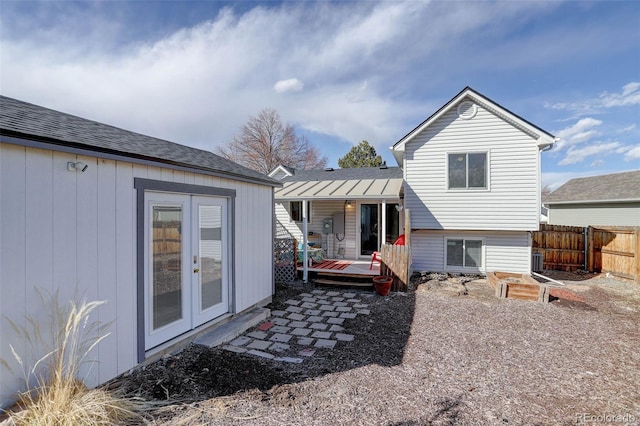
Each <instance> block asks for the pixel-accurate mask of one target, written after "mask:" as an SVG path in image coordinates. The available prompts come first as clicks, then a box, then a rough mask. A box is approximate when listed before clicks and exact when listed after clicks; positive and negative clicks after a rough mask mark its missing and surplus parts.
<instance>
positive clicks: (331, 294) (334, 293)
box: [327, 291, 340, 296]
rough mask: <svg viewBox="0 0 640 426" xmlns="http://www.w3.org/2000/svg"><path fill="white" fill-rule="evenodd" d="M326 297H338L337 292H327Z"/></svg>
mask: <svg viewBox="0 0 640 426" xmlns="http://www.w3.org/2000/svg"><path fill="white" fill-rule="evenodd" d="M327 296H340V292H339V291H328V292H327Z"/></svg>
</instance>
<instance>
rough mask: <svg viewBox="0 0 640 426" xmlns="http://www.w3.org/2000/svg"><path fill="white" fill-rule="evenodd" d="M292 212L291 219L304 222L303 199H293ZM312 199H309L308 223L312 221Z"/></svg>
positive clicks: (291, 203)
mask: <svg viewBox="0 0 640 426" xmlns="http://www.w3.org/2000/svg"><path fill="white" fill-rule="evenodd" d="M289 205H290V212H289V214H290V215H291V220H292V221H294V222H302V201H291V202H290V203H289ZM310 218H311V201H307V223H309V222H311V220H310Z"/></svg>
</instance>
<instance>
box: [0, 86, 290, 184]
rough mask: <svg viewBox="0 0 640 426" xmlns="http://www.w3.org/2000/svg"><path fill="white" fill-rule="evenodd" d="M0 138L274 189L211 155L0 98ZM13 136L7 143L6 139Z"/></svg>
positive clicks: (268, 180) (255, 174) (268, 181)
mask: <svg viewBox="0 0 640 426" xmlns="http://www.w3.org/2000/svg"><path fill="white" fill-rule="evenodd" d="M0 136H3V137H4V139H5V141H11V140H14V141H18V142H19V141H35V142H39V143H43V144H45V145H47V146H50V147H51V148H50V149H54V150H55V149H56V148H55V147H56V146H57V147H65V148H71V149H76V150H85V151H91V152H94V153H95V155H96V156H100V155H101V154H100V153H102V155H114V156H118V157H126V158H130V159H131V161H133V162H136V161H147V162H154V163H158V166H161V167H162V166H163V165H165V167H172V166H174V167H180V168H185V169H188V170H189V171H193V172H195V173H198V172H200V173H208V174H214V175H217V176H224V177H226V178H229V179H241V180H245V181H250V182H253V183H258V184H263V185H268V186H279V185H280V183H279V182H278V181H277V180H275V179H273V178H270V177H268V176H266V175H264V174H262V173H259V172H256V171H254V170H251V169H248V168H246V167H243V166H241V165H239V164H237V163H235V162H233V161H231V160H227V159H226V158H223V157H221V156H219V155H216V154H214V153H212V152H209V151H205V150H201V149H197V148H192V147H189V146H186V145H180V144H177V143H174V142H169V141H166V140H163V139H158V138H154V137H151V136H146V135H143V134H140V133H135V132H132V131H129V130H124V129H120V128H118V127H114V126H110V125H108V124H103V123H99V122H96V121H92V120H87V119H84V118H81V117H77V116H74V115H70V114H66V113H63V112H59V111H55V110H52V109H48V108H44V107H41V106H38V105H34V104H30V103H28V102H23V101H20V100H17V99H13V98H9V97H6V96H0ZM12 138H13V139H12Z"/></svg>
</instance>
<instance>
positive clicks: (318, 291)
mask: <svg viewBox="0 0 640 426" xmlns="http://www.w3.org/2000/svg"><path fill="white" fill-rule="evenodd" d="M311 293H313V294H324V290H313V291H312V292H311Z"/></svg>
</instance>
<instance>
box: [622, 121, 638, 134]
mask: <svg viewBox="0 0 640 426" xmlns="http://www.w3.org/2000/svg"><path fill="white" fill-rule="evenodd" d="M636 127H637V126H636V123H633V124H631V125H630V126H627V127H624V128H622V129H619V130H618V133H629V132H632V131H634V130H635V129H636Z"/></svg>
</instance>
